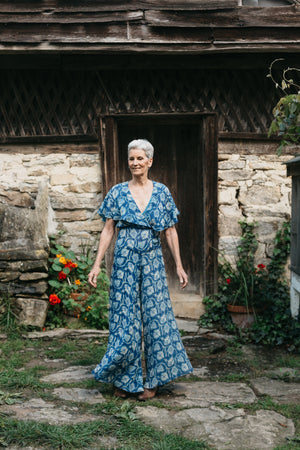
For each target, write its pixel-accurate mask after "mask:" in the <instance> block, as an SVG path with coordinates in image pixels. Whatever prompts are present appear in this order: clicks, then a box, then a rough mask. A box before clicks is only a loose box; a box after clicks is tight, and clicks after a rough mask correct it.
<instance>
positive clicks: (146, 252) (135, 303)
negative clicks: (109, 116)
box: [93, 182, 193, 392]
mask: <svg viewBox="0 0 300 450" xmlns="http://www.w3.org/2000/svg"><path fill="white" fill-rule="evenodd" d="M99 214H100V215H101V216H102V217H103V218H104V219H106V218H112V219H114V220H115V221H116V222H117V226H118V228H120V230H119V234H118V239H117V242H116V246H115V253H114V264H113V270H112V275H111V287H110V309H109V323H110V326H109V331H110V333H109V341H108V348H107V351H106V353H105V355H104V357H103V359H102V360H101V362H100V364H99V365H98V366H97V367H96V368H95V369H94V370H93V374H94V377H95V379H96V380H98V381H103V382H106V383H112V384H114V385H115V386H117V387H119V388H121V389H124V390H125V391H127V392H142V391H143V390H144V387H145V388H148V389H150V388H153V387H156V386H160V385H163V384H165V383H167V382H169V381H171V380H173V379H174V378H177V377H180V376H182V375H185V374H188V373H190V372H192V371H193V369H192V366H191V364H190V361H189V360H188V357H187V355H186V352H185V350H184V347H183V344H182V342H181V339H180V335H179V331H178V328H177V324H176V320H175V317H174V314H173V310H172V306H171V301H170V296H169V291H168V286H167V280H166V274H165V268H164V262H163V257H162V251H161V246H160V239H159V232H160V231H161V230H163V229H166V228H168V227H170V226H172V225H174V224H175V223H176V222H177V215H178V214H179V212H178V210H177V208H176V206H175V203H174V201H173V199H172V197H171V194H170V192H169V190H168V189H167V187H166V186H164V185H162V184H160V183H155V182H154V183H153V192H152V197H151V199H150V201H149V204H148V206H147V207H146V209H145V211H144V212H143V213H141V212H140V210H139V209H138V206H137V205H136V203H135V201H134V199H133V197H132V196H131V194H130V191H129V188H128V183H122V184H119V185H117V186H114V187H113V188H112V189H111V190H110V191H109V193H108V194H107V196H106V198H105V199H104V201H103V203H102V205H101V207H100V209H99ZM142 332H143V337H144V356H145V365H146V379H145V382H143V373H142V357H141V354H142Z"/></svg>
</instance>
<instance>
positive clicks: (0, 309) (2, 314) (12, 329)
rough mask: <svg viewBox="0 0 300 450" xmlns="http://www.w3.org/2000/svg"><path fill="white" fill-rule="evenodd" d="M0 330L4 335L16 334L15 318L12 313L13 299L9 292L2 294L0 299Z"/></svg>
mask: <svg viewBox="0 0 300 450" xmlns="http://www.w3.org/2000/svg"><path fill="white" fill-rule="evenodd" d="M0 328H1V330H3V331H4V332H5V333H10V334H11V333H16V332H17V317H16V314H15V312H14V307H13V298H12V296H11V295H10V293H9V292H2V294H1V297H0Z"/></svg>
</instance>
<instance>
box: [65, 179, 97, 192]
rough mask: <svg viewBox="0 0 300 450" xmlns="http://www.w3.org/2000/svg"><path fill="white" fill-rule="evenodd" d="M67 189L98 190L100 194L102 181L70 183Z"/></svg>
mask: <svg viewBox="0 0 300 450" xmlns="http://www.w3.org/2000/svg"><path fill="white" fill-rule="evenodd" d="M67 189H68V191H70V192H77V193H82V192H96V193H97V194H98V193H99V192H101V185H100V183H97V182H95V181H90V182H87V183H75V184H70V185H69V186H68V188H67Z"/></svg>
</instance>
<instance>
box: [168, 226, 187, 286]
mask: <svg viewBox="0 0 300 450" xmlns="http://www.w3.org/2000/svg"><path fill="white" fill-rule="evenodd" d="M165 234H166V239H167V243H168V246H169V248H170V250H171V253H172V256H173V258H174V261H175V264H176V271H177V275H178V278H179V281H180V287H181V289H183V288H185V287H186V285H187V284H188V276H187V274H186V273H185V271H184V270H183V267H182V262H181V258H180V250H179V239H178V234H177V231H176V228H175V225H173V226H172V227H170V228H167V229H166V230H165Z"/></svg>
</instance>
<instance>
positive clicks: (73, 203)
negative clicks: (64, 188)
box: [51, 192, 100, 211]
mask: <svg viewBox="0 0 300 450" xmlns="http://www.w3.org/2000/svg"><path fill="white" fill-rule="evenodd" d="M51 205H52V208H53V209H54V210H57V209H58V210H62V209H70V210H74V209H76V210H78V209H85V210H92V211H94V210H95V209H97V208H98V207H99V205H100V196H95V195H94V194H89V193H88V194H78V195H72V196H71V195H68V196H66V195H62V194H55V193H53V192H52V193H51Z"/></svg>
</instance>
